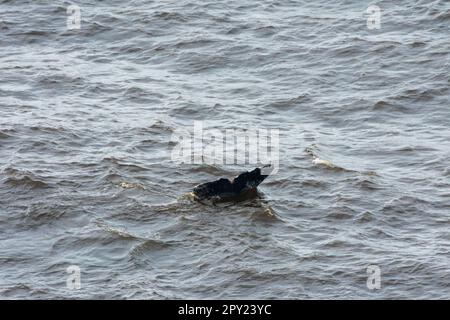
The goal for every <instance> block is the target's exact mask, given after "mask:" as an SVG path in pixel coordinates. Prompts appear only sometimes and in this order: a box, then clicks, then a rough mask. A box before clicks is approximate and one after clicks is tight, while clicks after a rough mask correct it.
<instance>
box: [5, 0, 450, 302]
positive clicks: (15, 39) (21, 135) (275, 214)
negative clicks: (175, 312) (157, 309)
mask: <svg viewBox="0 0 450 320" xmlns="http://www.w3.org/2000/svg"><path fill="white" fill-rule="evenodd" d="M71 3H72V2H68V1H4V0H3V1H0V48H1V50H0V296H1V297H3V298H39V299H48V298H134V299H140V298H263V299H265V298H308V299H309V298H318V299H324V298H344V299H350V298H369V299H379V298H390V299H392V298H447V299H448V298H450V295H449V285H450V276H449V269H450V264H449V262H450V259H449V257H450V252H449V248H450V233H449V226H450V189H449V187H450V183H449V181H450V166H449V164H450V147H449V140H450V125H449V120H450V103H449V102H450V99H449V96H450V90H449V82H450V76H449V74H450V72H449V71H450V55H449V52H450V40H449V34H450V3H449V2H448V1H444V0H437V1H428V0H422V1H407V0H403V1H395V2H393V1H376V2H369V1H356V0H347V1H334V2H333V1H331V2H330V1H325V0H320V1H301V0H299V1H287V0H286V1H249V0H239V1H223V2H217V1H210V0H207V1H187V0H178V1H144V0H136V1H102V2H98V1H93V0H83V1H82V0H79V1H77V3H76V4H78V5H79V6H80V8H81V17H82V21H81V29H80V30H67V29H66V19H67V13H66V10H67V6H68V5H70V4H71ZM369 4H375V5H377V6H379V7H380V8H381V10H382V15H381V28H380V29H373V30H370V29H368V28H367V25H366V19H367V14H366V9H367V7H368V6H369ZM194 120H203V121H205V124H206V125H207V126H208V127H209V128H218V129H220V130H225V129H227V128H239V127H250V126H253V127H258V128H266V129H279V130H280V170H279V172H278V173H277V174H276V175H274V176H271V177H270V178H268V179H267V180H266V181H265V182H264V183H263V184H262V185H261V187H260V192H261V199H253V200H248V201H244V202H241V203H239V204H233V203H231V204H220V205H217V206H211V205H202V204H199V203H194V202H192V201H190V200H189V199H188V198H186V197H185V196H183V195H184V194H185V193H187V192H189V191H190V190H191V189H192V187H193V186H195V185H196V184H198V183H200V182H204V181H208V180H213V179H217V178H219V177H224V176H226V177H229V176H233V175H235V174H237V173H239V172H240V171H242V169H250V168H252V165H249V166H244V167H242V166H237V165H235V166H227V165H216V166H209V165H195V164H191V165H189V164H182V165H179V164H176V163H174V162H173V161H171V157H170V153H171V150H172V148H173V144H171V143H170V139H171V135H172V133H173V132H174V131H176V130H177V129H178V128H180V127H183V126H188V127H189V126H192V125H193V122H194ZM317 158H319V159H322V160H327V161H329V162H320V161H315V163H313V160H314V159H317ZM69 265H78V266H79V267H80V268H81V286H82V288H81V289H80V290H69V289H68V288H67V287H66V279H67V273H66V268H67V267H68V266H69ZM369 265H377V266H379V267H380V269H381V274H382V279H381V289H380V290H369V289H368V288H367V286H366V280H367V274H366V268H367V266H369Z"/></svg>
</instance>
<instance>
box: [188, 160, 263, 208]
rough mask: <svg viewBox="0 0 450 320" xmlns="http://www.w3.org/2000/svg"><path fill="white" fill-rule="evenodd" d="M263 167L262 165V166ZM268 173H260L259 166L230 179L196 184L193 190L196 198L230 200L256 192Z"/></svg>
mask: <svg viewBox="0 0 450 320" xmlns="http://www.w3.org/2000/svg"><path fill="white" fill-rule="evenodd" d="M263 168H264V167H263ZM268 176H269V175H268V174H262V172H261V169H260V168H256V169H254V170H252V171H247V172H244V173H241V174H240V175H238V176H237V177H236V178H234V179H233V180H232V181H230V180H229V179H225V178H222V179H219V180H216V181H212V182H206V183H203V184H200V185H198V186H196V187H195V188H194V190H193V193H194V196H195V197H196V199H197V200H205V199H211V198H214V199H219V200H232V199H235V198H237V197H240V196H243V195H245V194H252V193H256V187H258V185H259V184H260V183H261V182H263V181H264V179H266V178H267V177H268Z"/></svg>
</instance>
